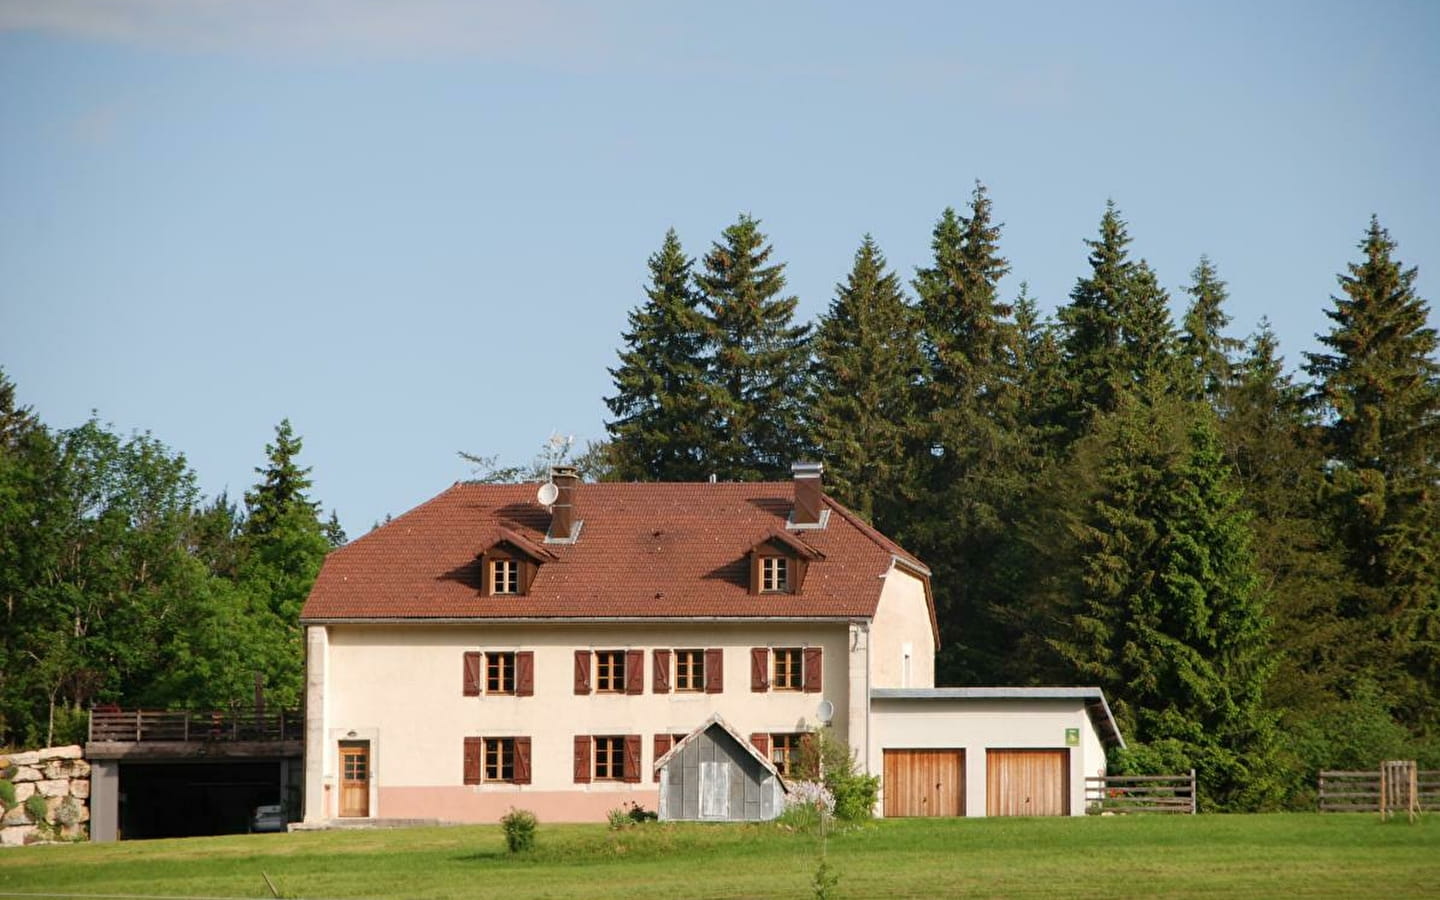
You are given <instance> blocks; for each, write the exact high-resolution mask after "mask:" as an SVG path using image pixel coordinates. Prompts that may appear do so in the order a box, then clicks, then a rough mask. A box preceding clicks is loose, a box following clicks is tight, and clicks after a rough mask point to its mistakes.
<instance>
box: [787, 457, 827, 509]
mask: <svg viewBox="0 0 1440 900" xmlns="http://www.w3.org/2000/svg"><path fill="white" fill-rule="evenodd" d="M790 471H791V472H793V473H794V475H795V509H794V510H792V511H791V513H790V524H791V525H819V524H820V511H821V510H822V509H824V508H825V503H824V501H823V500H822V499H821V495H822V494H823V493H824V487H823V485H822V484H821V482H820V473H822V472H824V471H825V465H824V464H823V463H818V462H797V463H792V464H791V465H790Z"/></svg>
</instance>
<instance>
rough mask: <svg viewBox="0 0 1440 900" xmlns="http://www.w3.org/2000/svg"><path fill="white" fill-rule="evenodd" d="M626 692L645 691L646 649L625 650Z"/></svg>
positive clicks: (641, 692) (637, 692) (639, 692)
mask: <svg viewBox="0 0 1440 900" xmlns="http://www.w3.org/2000/svg"><path fill="white" fill-rule="evenodd" d="M625 693H627V694H643V693H645V651H644V650H626V651H625Z"/></svg>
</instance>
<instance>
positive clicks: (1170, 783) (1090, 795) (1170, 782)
mask: <svg viewBox="0 0 1440 900" xmlns="http://www.w3.org/2000/svg"><path fill="white" fill-rule="evenodd" d="M1085 808H1086V809H1088V810H1090V811H1092V812H1096V813H1185V814H1187V815H1192V816H1193V815H1195V812H1196V810H1197V809H1198V807H1197V805H1196V794H1195V770H1194V769H1191V770H1190V771H1189V773H1188V774H1185V775H1098V776H1095V775H1092V776H1090V777H1087V778H1086V779H1085Z"/></svg>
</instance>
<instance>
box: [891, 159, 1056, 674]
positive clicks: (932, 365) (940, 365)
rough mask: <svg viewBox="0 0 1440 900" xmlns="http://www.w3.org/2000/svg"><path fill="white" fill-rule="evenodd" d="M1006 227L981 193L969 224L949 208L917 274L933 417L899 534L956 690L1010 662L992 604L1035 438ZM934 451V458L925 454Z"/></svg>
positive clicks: (925, 393) (973, 201)
mask: <svg viewBox="0 0 1440 900" xmlns="http://www.w3.org/2000/svg"><path fill="white" fill-rule="evenodd" d="M1000 230H1001V226H1000V225H999V224H998V223H996V222H995V221H994V220H993V218H992V207H991V202H990V198H989V197H988V196H987V194H986V190H985V188H984V186H983V185H980V184H978V183H977V184H976V186H975V189H974V191H973V192H972V194H971V197H970V204H969V207H968V208H967V210H966V215H957V214H956V212H955V211H954V210H953V209H946V210H945V211H944V212H943V213H942V214H941V217H940V220H939V221H938V222H937V223H936V225H935V229H934V231H933V233H932V241H931V249H932V251H933V258H932V262H931V265H929V266H928V267H925V268H921V269H919V270H917V272H916V277H915V282H914V286H915V291H916V293H917V294H918V296H919V310H920V316H921V320H922V322H923V328H924V337H925V350H926V358H927V360H926V361H927V367H926V374H925V379H924V382H923V384H922V389H921V396H922V403H923V406H924V408H925V410H926V411H927V412H928V418H927V421H926V423H925V425H926V431H925V433H924V434H923V437H924V440H923V441H922V442H917V443H918V444H919V452H918V453H917V458H918V459H919V460H920V461H921V462H923V463H924V465H923V467H922V468H921V471H920V473H919V475H920V482H919V484H918V485H917V486H916V487H917V488H918V489H917V490H916V491H915V494H914V499H915V501H916V507H917V508H916V512H915V514H914V516H913V518H912V521H911V523H910V525H909V527H908V528H906V529H902V530H901V531H900V537H901V538H902V539H904V540H905V541H906V543H907V545H909V546H912V547H913V548H914V549H915V550H916V552H918V553H919V554H920V555H921V557H922V558H924V559H926V560H928V561H929V562H930V565H931V566H932V568H933V569H934V572H935V584H936V586H937V590H936V607H937V615H938V616H939V619H940V627H941V632H942V636H943V643H944V644H945V647H946V649H945V651H944V655H943V657H942V658H941V660H940V663H939V671H940V675H941V677H942V678H943V679H945V680H947V681H952V682H953V681H967V682H974V681H987V680H991V679H993V678H994V677H995V676H996V673H997V669H998V668H999V667H1000V666H1001V664H1002V662H1003V661H1004V660H1005V659H1007V658H1008V656H1009V655H1010V647H1009V646H1008V644H1009V641H1008V640H1007V638H1006V636H1005V635H1004V634H1003V633H1002V632H1001V630H1000V629H999V628H998V627H997V624H996V622H995V615H994V610H993V609H992V607H993V605H994V604H995V603H996V601H997V598H998V597H1001V596H1005V595H1006V592H1005V591H1004V590H1002V585H1001V584H1000V583H999V581H1000V579H1002V578H1004V577H1006V573H1004V571H1003V569H1002V568H1001V566H1000V563H1001V560H1003V559H1004V558H1005V557H1006V553H1005V548H1006V546H1007V543H1008V542H1009V541H1011V540H1012V538H1013V534H1012V529H1011V527H1010V526H1011V522H1012V521H1013V518H1014V512H1015V509H1016V507H1017V506H1018V504H1019V503H1020V501H1021V499H1022V497H1023V496H1024V494H1025V492H1026V490H1027V487H1028V484H1029V482H1030V475H1031V466H1030V454H1031V451H1032V444H1031V441H1029V440H1027V435H1026V433H1025V431H1024V429H1023V427H1022V415H1021V410H1022V407H1023V405H1024V401H1023V399H1022V397H1021V393H1020V390H1021V389H1020V385H1021V382H1022V379H1023V376H1022V372H1021V369H1020V360H1021V357H1022V352H1023V351H1022V348H1021V345H1020V337H1019V333H1018V332H1017V330H1016V328H1015V324H1014V322H1013V321H1012V320H1011V315H1012V313H1013V310H1012V309H1011V307H1010V305H1009V304H1007V303H1005V302H1003V301H1002V300H1001V299H1000V293H999V281H1000V279H1001V278H1003V277H1004V276H1005V274H1006V273H1007V272H1008V271H1009V268H1010V267H1009V263H1008V261H1006V259H1005V258H1004V257H1003V256H1001V255H1000V249H999V240H1000ZM926 449H928V451H929V452H928V453H926V452H924V451H925V450H926Z"/></svg>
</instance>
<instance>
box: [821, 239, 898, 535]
mask: <svg viewBox="0 0 1440 900" xmlns="http://www.w3.org/2000/svg"><path fill="white" fill-rule="evenodd" d="M814 345H815V366H814V370H813V374H812V384H813V386H814V391H815V399H814V401H813V404H812V409H811V412H812V417H813V422H814V426H813V427H814V438H815V442H816V444H817V446H818V448H819V452H820V457H821V459H822V460H823V461H824V462H825V463H826V466H827V469H826V475H825V478H826V489H827V491H828V492H829V493H831V494H832V495H834V496H835V497H837V498H839V499H840V500H841V501H842V502H844V503H845V504H846V505H847V506H849V507H850V508H851V509H853V510H855V511H856V512H858V513H860V514H861V515H862V516H864V517H865V518H866V519H868V520H870V521H872V522H875V523H877V525H878V526H879V527H880V528H881V530H882V531H886V530H889V529H891V528H893V527H894V526H895V525H896V524H897V520H898V518H899V509H898V508H897V507H899V506H903V496H904V492H905V487H906V485H907V484H908V483H909V482H911V481H912V480H913V478H914V475H913V472H912V471H911V470H912V469H913V465H914V458H915V447H914V446H913V439H914V433H915V427H914V423H915V421H916V419H917V416H918V412H917V409H916V399H917V398H916V395H915V391H914V384H915V380H916V377H917V375H918V374H919V372H920V371H921V368H922V360H921V355H920V346H919V342H918V339H917V337H916V315H915V310H914V309H913V308H912V307H911V306H910V305H909V304H908V303H907V302H906V299H905V295H904V291H903V289H902V288H901V286H900V280H899V278H898V277H896V275H895V273H894V272H890V271H887V269H886V264H885V256H884V254H882V253H881V252H880V248H879V247H878V246H877V245H876V244H875V241H874V239H873V238H871V237H870V236H869V235H866V236H865V239H864V241H863V242H862V243H861V245H860V249H859V250H857V251H856V252H855V262H854V266H853V267H852V268H851V270H850V275H849V277H848V278H847V279H846V281H845V283H844V284H838V285H836V286H835V299H834V300H832V301H831V303H830V308H829V309H828V310H827V311H826V313H825V314H824V315H823V316H822V317H821V319H820V322H819V326H818V328H817V330H816V333H815V340H814Z"/></svg>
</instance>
